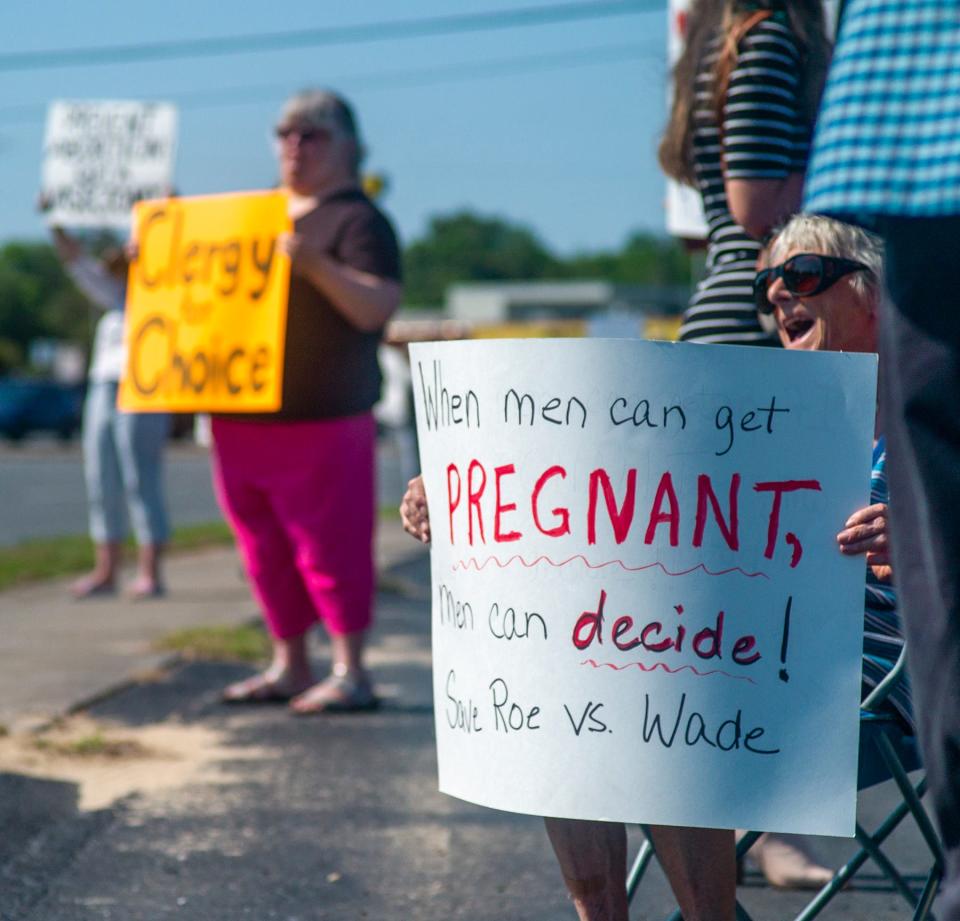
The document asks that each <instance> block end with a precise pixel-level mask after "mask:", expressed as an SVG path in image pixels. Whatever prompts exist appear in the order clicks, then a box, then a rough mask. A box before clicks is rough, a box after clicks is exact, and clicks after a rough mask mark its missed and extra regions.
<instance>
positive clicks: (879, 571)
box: [837, 502, 892, 581]
mask: <svg viewBox="0 0 960 921" xmlns="http://www.w3.org/2000/svg"><path fill="white" fill-rule="evenodd" d="M887 528H888V513H887V506H886V505H884V504H883V503H882V502H879V503H877V504H876V505H868V506H867V507H866V508H862V509H860V510H859V511H858V512H854V513H853V514H852V515H851V516H850V517H849V518H848V519H847V523H846V525H844V529H843V530H842V531H841V532H840V533H839V534H838V535H837V543H838V544H839V545H840V552H841V553H843V554H846V555H848V556H856V555H857V554H861V553H864V554H866V556H867V563H868V564H869V565H870V566H871V567H872V568H873V571H874V573H875V574H876V576H877V578H879V579H881V580H883V581H889V579H890V577H891V574H892V573H891V569H890V563H891V560H890V534H889V531H888V530H887Z"/></svg>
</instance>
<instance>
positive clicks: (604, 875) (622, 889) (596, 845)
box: [544, 819, 629, 921]
mask: <svg viewBox="0 0 960 921" xmlns="http://www.w3.org/2000/svg"><path fill="white" fill-rule="evenodd" d="M544 823H545V824H546V826H547V836H548V837H549V838H550V843H551V844H552V845H553V852H554V853H555V854H556V855H557V862H558V863H559V864H560V872H561V873H562V874H563V881H564V883H565V884H566V887H567V892H569V893H570V898H571V899H572V900H573V904H574V907H575V908H576V909H577V917H578V918H579V919H580V921H628V918H629V913H628V909H627V831H626V828H625V827H624V826H623V825H622V824H621V823H619V822H585V821H580V820H578V819H544Z"/></svg>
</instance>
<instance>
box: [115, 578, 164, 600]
mask: <svg viewBox="0 0 960 921" xmlns="http://www.w3.org/2000/svg"><path fill="white" fill-rule="evenodd" d="M125 594H126V596H127V598H128V599H129V600H130V601H152V600H154V599H156V598H163V596H164V595H166V594H167V590H166V588H165V587H164V586H163V585H162V584H161V583H160V582H151V581H148V580H146V579H136V580H135V581H134V582H131V583H130V585H128V586H127V590H126V593H125Z"/></svg>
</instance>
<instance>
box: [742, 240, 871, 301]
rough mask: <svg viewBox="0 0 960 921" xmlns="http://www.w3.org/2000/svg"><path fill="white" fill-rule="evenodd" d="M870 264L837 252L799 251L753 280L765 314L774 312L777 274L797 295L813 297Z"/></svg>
mask: <svg viewBox="0 0 960 921" xmlns="http://www.w3.org/2000/svg"><path fill="white" fill-rule="evenodd" d="M869 271H870V267H869V266H866V265H864V264H863V263H862V262H856V261H854V260H853V259H839V258H838V257H836V256H821V255H820V254H819V253H798V254H797V255H796V256H791V257H790V258H789V259H787V261H786V262H784V263H782V264H781V265H778V266H774V267H773V268H772V269H763V270H762V271H760V272H758V273H757V277H756V278H755V279H754V280H753V299H754V300H755V301H756V304H757V310H759V311H760V313H763V314H770V313H773V304H771V303H770V299H769V298H768V297H767V291H769V290H770V285H772V284H773V282H774V281H775V280H776V279H777V278H782V279H783V286H784V287H785V288H786V289H787V291H789V292H790V293H791V294H792V295H793V296H794V297H813V296H814V295H816V294H822V293H823V292H824V291H826V290H827V288H829V287H831V286H832V285H834V284H836V283H837V282H838V281H840V279H841V278H843V276H844V275H849V274H850V273H851V272H869Z"/></svg>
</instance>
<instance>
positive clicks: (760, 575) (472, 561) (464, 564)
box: [452, 553, 770, 579]
mask: <svg viewBox="0 0 960 921" xmlns="http://www.w3.org/2000/svg"><path fill="white" fill-rule="evenodd" d="M576 561H580V562H581V563H583V565H584V566H586V567H587V568H588V569H603V568H604V567H606V566H619V567H620V568H621V569H623V570H625V571H626V572H642V571H643V570H644V569H652V568H654V567H659V568H660V569H662V570H663V571H664V572H665V573H666V574H667V575H668V576H688V575H690V573H692V572H696V571H697V570H698V569H702V570H703V571H704V572H705V573H706V574H707V575H708V576H725V575H728V574H729V573H732V572H738V573H740V575H742V576H746V577H747V578H748V579H769V578H770V577H769V576H768V575H767V574H766V573H764V572H747V571H746V570H745V569H741V568H740V567H739V566H732V567H730V569H718V570H713V569H708V568H707V567H706V566H705V565H704V564H703V563H697V565H696V566H691V567H690V568H689V569H682V570H680V571H679V572H672V571H671V570H669V569H667V567H666V566H664V565H663V563H661V562H660V561H659V560H657V561H656V562H654V563H645V564H644V565H643V566H628V565H627V564H626V563H624V562H623V560H606V561H605V562H603V563H591V562H590V561H589V560H588V559H587V558H586V557H585V556H584V555H583V554H582V553H578V554H575V555H574V556H571V557H569V558H568V559H565V560H560V561H559V562H557V561H556V560H553V559H551V558H550V557H549V556H538V557H537V558H536V559H535V560H533V561H532V562H530V563H528V562H527V561H526V560H525V559H524V558H523V557H522V556H520V555H519V554H516V555H515V556H512V557H510V558H509V559H507V560H505V561H504V560H501V559H500V558H499V557H496V556H488V557H487V558H486V559H485V560H484V561H483V562H482V563H481V562H480V560H478V559H477V558H476V557H475V556H471V557H468V558H467V559H465V560H457V561H456V562H455V563H454V564H453V567H452V569H453V571H454V572H456V571H457V570H458V569H464V570H466V569H471V568H472V569H475V570H476V571H477V572H480V570H482V569H485V568H486V567H487V566H488V565H489V564H490V563H495V564H496V565H497V566H498V567H499V568H500V569H506V568H507V567H508V566H510V565H512V564H513V563H517V562H518V563H520V565H521V566H525V567H526V568H527V569H533V567H534V566H538V565H539V564H540V563H546V564H548V565H549V566H555V567H556V568H558V569H559V568H560V567H561V566H567V565H568V564H570V563H574V562H576Z"/></svg>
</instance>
